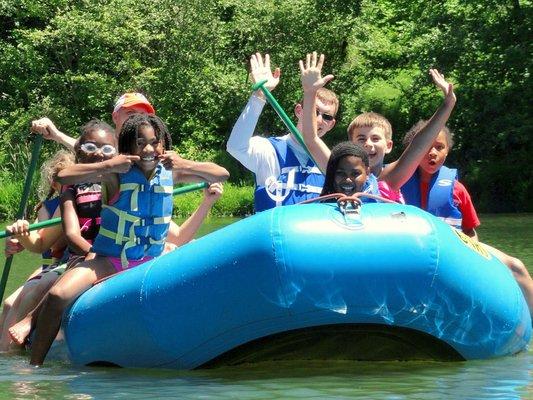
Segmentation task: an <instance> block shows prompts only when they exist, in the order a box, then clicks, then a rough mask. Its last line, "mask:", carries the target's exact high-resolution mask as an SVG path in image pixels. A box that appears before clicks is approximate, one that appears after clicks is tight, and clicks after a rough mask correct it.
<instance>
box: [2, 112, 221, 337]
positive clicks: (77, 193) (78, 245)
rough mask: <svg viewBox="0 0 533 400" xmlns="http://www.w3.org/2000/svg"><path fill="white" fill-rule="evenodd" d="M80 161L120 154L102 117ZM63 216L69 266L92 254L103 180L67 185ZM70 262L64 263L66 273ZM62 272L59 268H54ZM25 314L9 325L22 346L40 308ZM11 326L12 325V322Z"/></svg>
mask: <svg viewBox="0 0 533 400" xmlns="http://www.w3.org/2000/svg"><path fill="white" fill-rule="evenodd" d="M74 149H75V150H76V162H78V163H84V164H89V163H94V162H100V161H104V160H107V159H110V158H111V157H113V156H114V155H115V154H116V139H115V134H114V130H113V128H111V127H110V126H109V125H108V124H106V123H105V122H102V121H98V120H92V121H90V122H89V123H87V124H86V125H85V126H84V127H83V128H82V134H81V136H80V138H79V139H78V140H77V142H76V143H75V144H74ZM222 191H223V188H222V184H220V183H213V184H211V185H210V186H209V188H207V189H205V190H204V200H203V201H202V203H201V204H200V205H199V207H198V209H197V210H196V211H195V212H194V213H193V214H192V215H191V216H190V217H189V218H188V219H187V220H186V221H185V222H184V223H183V224H182V225H181V226H178V225H174V226H175V228H173V227H171V228H170V229H174V235H173V240H172V242H171V243H170V242H167V243H166V245H167V247H166V249H165V250H166V251H170V250H173V249H175V248H176V247H179V246H181V245H183V244H185V243H188V242H189V241H190V240H192V238H193V237H194V235H195V234H196V232H197V231H198V229H199V227H200V226H201V224H202V222H203V220H204V219H205V217H206V216H207V214H208V213H209V210H210V209H211V207H212V206H213V204H214V203H215V202H216V201H217V200H218V199H219V198H220V196H221V195H222ZM61 200H62V201H61V215H62V217H63V231H64V232H65V234H66V237H67V240H68V245H69V250H70V258H69V260H68V268H72V267H73V266H75V265H76V264H77V263H79V262H81V261H83V260H84V259H85V257H86V256H87V255H88V254H89V252H90V249H91V245H92V242H93V240H94V239H95V238H96V235H97V234H98V231H99V228H100V221H101V218H100V211H101V206H102V196H101V186H100V184H99V183H80V184H75V185H71V186H68V187H66V189H65V190H64V191H63V194H62V195H61ZM66 265H67V264H63V265H62V267H63V268H62V272H64V270H65V267H66ZM54 271H55V272H58V268H56V269H55V270H54ZM28 311H29V309H27V310H26V312H25V313H24V314H22V315H24V316H25V317H24V318H20V321H21V322H19V323H17V324H15V325H14V326H11V327H10V328H9V334H10V335H11V336H12V338H13V341H14V342H15V343H16V344H18V345H23V344H24V342H25V340H26V338H27V336H28V334H29V332H30V331H31V329H32V327H33V325H34V323H35V321H34V319H33V316H34V314H36V313H38V311H32V312H28ZM8 326H10V325H8Z"/></svg>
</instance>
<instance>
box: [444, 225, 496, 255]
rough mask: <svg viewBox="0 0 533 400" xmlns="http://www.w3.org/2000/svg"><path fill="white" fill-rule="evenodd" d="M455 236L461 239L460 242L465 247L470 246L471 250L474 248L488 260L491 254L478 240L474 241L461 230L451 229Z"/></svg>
mask: <svg viewBox="0 0 533 400" xmlns="http://www.w3.org/2000/svg"><path fill="white" fill-rule="evenodd" d="M452 230H453V231H454V232H455V234H456V235H457V237H459V239H461V242H463V244H464V245H465V246H467V247H470V248H471V249H472V250H474V251H475V252H476V253H478V254H479V255H481V256H483V257H485V258H486V259H487V260H490V258H491V256H490V253H489V252H488V251H487V249H485V247H483V246H482V245H481V244H480V243H479V242H476V241H475V240H474V239H472V238H471V237H470V236H467V235H465V234H464V233H463V232H461V231H460V230H458V229H452Z"/></svg>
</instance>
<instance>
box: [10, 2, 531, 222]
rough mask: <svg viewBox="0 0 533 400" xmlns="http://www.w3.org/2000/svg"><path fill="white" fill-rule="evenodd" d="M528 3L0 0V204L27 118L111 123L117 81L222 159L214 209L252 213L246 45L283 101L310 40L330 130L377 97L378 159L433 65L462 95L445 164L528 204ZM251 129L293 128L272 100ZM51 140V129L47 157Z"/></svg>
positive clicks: (424, 103)
mask: <svg viewBox="0 0 533 400" xmlns="http://www.w3.org/2000/svg"><path fill="white" fill-rule="evenodd" d="M8 3H9V4H8ZM532 11H533V8H532V6H531V4H529V3H527V2H519V1H511V0H504V1H500V2H497V4H496V3H492V2H491V3H487V2H478V3H472V2H466V3H464V4H463V3H460V2H459V3H458V2H457V1H454V0H443V1H442V2H440V3H439V7H434V5H432V4H431V3H427V2H413V1H411V0H409V1H405V0H399V1H390V0H361V1H356V2H348V1H341V0H333V1H325V0H293V1H290V2H279V1H276V0H261V1H259V0H253V1H248V2H242V1H237V0H214V1H211V2H197V1H193V0H181V1H179V2H168V1H163V0H154V1H152V2H136V1H132V0H100V1H96V2H91V1H82V2H71V1H68V0H51V1H47V2H42V1H38V0H25V1H22V2H7V3H6V4H4V6H2V7H0V16H1V18H0V20H1V21H2V22H1V26H2V29H0V51H1V53H2V57H1V58H0V129H1V132H2V138H3V141H2V144H0V219H11V218H12V216H13V213H14V211H15V210H16V208H17V207H16V204H18V201H19V200H20V192H21V191H22V181H23V179H24V176H25V173H26V170H27V166H28V164H29V153H30V147H31V143H30V140H29V138H28V136H29V123H30V121H31V120H33V119H36V118H40V117H43V116H47V117H49V118H50V119H52V121H54V122H55V124H56V125H57V127H58V128H59V129H60V130H61V131H63V132H65V133H68V134H70V135H74V136H77V132H78V130H79V127H80V126H82V125H83V124H84V123H86V122H87V121H88V120H90V119H91V118H100V119H103V120H105V121H108V122H110V120H111V116H110V113H111V110H112V107H113V104H114V101H115V100H116V98H117V97H118V95H120V94H121V93H123V92H124V91H126V90H140V91H143V92H145V93H146V94H147V95H148V96H149V98H150V100H151V102H152V104H153V105H154V107H155V109H156V110H157V114H158V115H159V116H160V117H161V118H162V119H163V120H164V121H165V122H166V124H167V125H168V126H169V129H170V131H171V132H172V139H173V143H174V146H175V149H176V150H177V151H178V152H179V153H180V154H182V155H183V156H184V157H185V158H190V159H195V160H198V161H214V162H217V163H218V164H220V165H222V166H224V167H226V168H227V169H228V170H229V171H230V173H231V178H230V181H229V182H230V183H231V185H226V189H225V194H224V196H223V197H222V199H221V200H220V201H219V204H218V205H216V206H215V209H214V211H213V213H214V215H246V214H247V213H250V212H251V207H252V205H251V204H252V203H251V192H252V191H253V188H252V186H253V183H252V182H253V177H252V175H251V174H250V173H249V172H247V171H246V170H245V169H244V168H243V167H242V166H241V165H240V164H239V163H238V162H237V161H235V160H234V159H233V158H232V157H231V156H229V155H228V154H227V153H226V151H225V145H226V141H227V138H228V136H229V133H230V131H231V128H232V127H233V125H234V123H235V121H236V119H237V118H238V116H239V114H240V112H241V110H242V109H243V107H244V106H245V104H246V101H247V99H248V97H249V96H250V94H251V82H250V81H249V79H248V70H249V65H248V60H249V57H250V55H251V54H254V53H255V52H256V51H260V52H262V53H269V54H270V56H271V60H272V64H273V67H280V68H281V71H282V75H281V82H280V85H278V87H277V88H276V90H275V92H274V96H275V97H276V99H277V100H278V102H279V103H280V104H281V105H282V106H283V107H284V109H285V111H286V112H287V113H288V114H289V116H291V115H292V106H293V105H294V104H295V103H296V102H297V101H298V100H299V99H301V96H302V92H301V85H300V76H299V69H298V64H297V63H298V60H300V59H301V58H302V57H304V56H305V54H306V53H309V52H310V51H313V50H316V51H318V52H319V53H324V54H325V55H326V64H325V69H324V71H325V72H327V73H331V74H334V75H335V79H334V80H333V81H332V82H331V84H330V85H328V87H329V88H330V89H332V90H334V91H335V92H336V93H337V94H338V96H339V98H340V104H341V105H340V114H339V115H338V118H337V124H336V127H335V129H334V130H333V131H332V132H330V133H328V135H327V136H326V137H325V140H326V142H327V144H328V145H330V146H331V145H333V144H335V143H338V142H340V141H342V140H345V139H346V128H347V126H348V124H349V123H350V121H351V120H352V119H353V117H354V116H355V115H357V114H359V113H361V112H365V111H375V112H378V113H381V114H383V115H384V116H386V117H387V119H389V120H390V121H391V123H392V127H393V140H394V141H395V143H396V145H395V146H394V150H393V152H392V153H391V154H390V155H389V158H387V159H386V160H385V161H386V162H387V160H393V159H396V158H397V157H398V156H399V153H400V152H401V151H402V148H401V146H400V145H399V144H400V143H401V139H402V137H403V135H404V133H405V132H407V130H408V129H409V127H411V126H412V125H413V124H414V123H416V122H417V121H418V120H420V119H427V118H429V117H430V116H431V113H432V112H433V110H434V109H435V108H436V106H437V104H439V103H440V102H441V97H440V94H438V93H437V91H435V90H434V89H433V87H432V85H431V84H430V78H429V77H428V76H427V71H428V69H429V68H438V69H439V70H440V71H442V72H443V74H444V75H445V76H446V77H447V78H449V79H450V81H451V82H453V83H454V87H455V90H456V93H457V98H458V101H457V106H456V109H455V111H454V113H453V114H452V116H451V118H450V121H449V126H450V128H451V129H452V131H454V132H455V142H456V145H455V149H454V151H453V152H452V153H451V154H450V156H449V157H448V160H447V164H448V165H449V166H450V167H457V168H458V169H459V171H460V179H461V181H462V182H464V183H465V185H466V186H467V188H468V190H469V192H470V193H471V195H472V198H473V200H474V204H475V206H476V209H477V210H478V211H479V212H481V213H495V212H496V213H503V212H532V211H533V202H531V200H530V199H531V198H532V197H533V175H532V174H531V165H530V159H531V142H532V139H533V137H532V135H531V132H532V131H533V116H532V113H531V99H532V98H533V85H532V84H531V77H530V71H531V57H530V50H531V45H530V43H529V37H530V32H529V26H530V23H528V21H530V20H531V14H532ZM256 132H257V133H258V134H262V135H266V136H268V135H281V134H284V133H285V132H286V128H285V127H284V126H283V123H282V122H281V121H280V119H279V118H278V116H277V115H276V114H275V112H274V111H273V110H272V109H271V108H270V107H269V106H268V105H267V106H265V109H264V112H263V115H262V117H261V119H260V121H259V124H258V126H257V129H256ZM58 148H59V146H58V145H57V144H55V143H49V142H48V143H46V144H45V145H44V146H43V151H42V154H41V158H40V162H43V161H44V160H45V159H46V158H48V157H49V156H50V155H51V154H53V152H54V151H55V150H57V149H58ZM19 187H20V189H19ZM197 195H198V194H195V195H192V196H193V198H194V196H197ZM36 199H37V196H36V195H32V204H30V206H31V205H34V204H35V203H36ZM187 199H188V197H182V198H179V199H176V202H177V209H178V210H180V211H179V212H180V213H181V212H183V213H186V211H181V210H189V209H190V208H187V207H188V206H189V204H188V203H187ZM181 203H183V204H181ZM180 207H181V208H180Z"/></svg>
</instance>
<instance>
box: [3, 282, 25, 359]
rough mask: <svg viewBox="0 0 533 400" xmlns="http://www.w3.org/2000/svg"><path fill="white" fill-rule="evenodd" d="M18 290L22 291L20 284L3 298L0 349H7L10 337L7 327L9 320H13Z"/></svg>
mask: <svg viewBox="0 0 533 400" xmlns="http://www.w3.org/2000/svg"><path fill="white" fill-rule="evenodd" d="M20 292H22V286H21V287H19V288H18V289H17V290H15V292H13V293H12V294H11V295H10V296H9V297H8V298H7V299H5V300H4V306H3V308H2V317H1V325H0V351H7V350H8V349H9V347H10V343H11V339H10V337H9V333H8V331H7V329H8V328H9V326H10V325H11V321H13V320H14V317H15V312H14V307H16V303H17V299H18V297H19V294H20Z"/></svg>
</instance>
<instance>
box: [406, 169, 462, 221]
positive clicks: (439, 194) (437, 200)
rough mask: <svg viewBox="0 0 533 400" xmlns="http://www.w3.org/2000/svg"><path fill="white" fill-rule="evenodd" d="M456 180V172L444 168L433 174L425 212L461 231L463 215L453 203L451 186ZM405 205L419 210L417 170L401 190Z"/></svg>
mask: <svg viewBox="0 0 533 400" xmlns="http://www.w3.org/2000/svg"><path fill="white" fill-rule="evenodd" d="M456 180H457V170H456V169H451V168H448V167H445V166H442V167H440V169H439V170H438V171H437V172H436V173H435V174H433V176H432V177H431V181H430V182H429V187H428V201H427V208H426V211H427V212H429V213H430V214H433V215H434V216H436V217H439V218H440V219H442V220H444V221H445V222H446V223H447V224H449V225H451V226H454V227H456V228H458V229H461V224H462V220H463V215H462V214H461V211H460V210H459V209H458V208H457V206H456V205H455V204H454V202H453V186H454V183H455V181H456ZM401 191H402V194H403V197H404V199H405V203H406V204H410V205H413V206H416V207H419V208H422V207H421V199H420V175H419V173H418V170H417V171H416V172H415V173H414V174H413V176H411V178H409V180H408V181H407V182H406V183H405V184H404V185H403V186H402V188H401Z"/></svg>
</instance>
